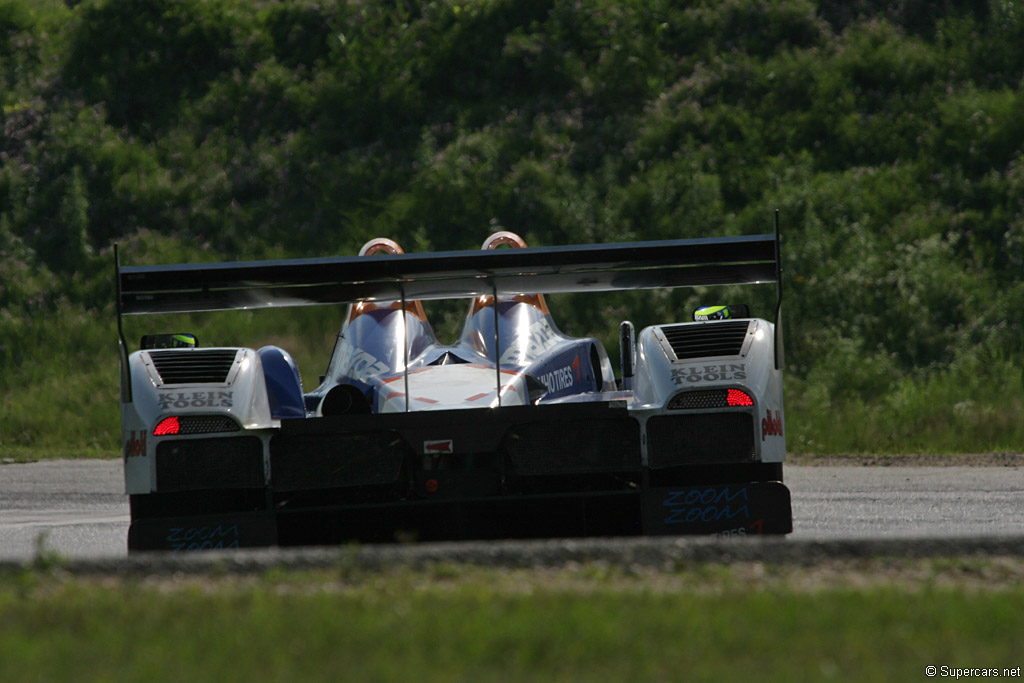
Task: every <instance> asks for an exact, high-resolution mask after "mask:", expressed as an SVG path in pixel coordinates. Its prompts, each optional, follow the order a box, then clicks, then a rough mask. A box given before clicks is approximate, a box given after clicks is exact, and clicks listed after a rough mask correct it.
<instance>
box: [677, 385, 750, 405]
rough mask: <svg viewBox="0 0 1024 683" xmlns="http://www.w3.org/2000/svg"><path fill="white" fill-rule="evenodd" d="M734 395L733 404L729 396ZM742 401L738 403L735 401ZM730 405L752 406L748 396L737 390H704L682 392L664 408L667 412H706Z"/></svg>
mask: <svg viewBox="0 0 1024 683" xmlns="http://www.w3.org/2000/svg"><path fill="white" fill-rule="evenodd" d="M731 394H732V395H735V398H733V401H734V402H733V403H730V402H729V397H730V395H731ZM740 400H742V401H744V402H743V403H738V402H737V401H740ZM730 405H733V406H737V405H753V400H752V399H751V398H750V396H749V394H747V393H745V392H742V391H739V390H737V389H705V390H703V391H682V392H680V393H678V394H676V395H675V396H673V397H672V399H671V400H670V401H669V402H668V405H667V406H665V407H666V408H668V409H669V410H707V409H708V408H727V407H729V406H730Z"/></svg>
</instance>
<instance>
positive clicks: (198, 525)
mask: <svg viewBox="0 0 1024 683" xmlns="http://www.w3.org/2000/svg"><path fill="white" fill-rule="evenodd" d="M276 543H277V525H276V524H275V522H274V518H273V516H272V515H268V514H267V513H265V512H241V513H234V514H230V513H229V514H216V515H201V516H196V517H152V518H143V519H136V520H134V521H133V522H132V524H131V526H130V527H129V528H128V550H129V551H140V550H227V549H232V548H261V547H263V548H265V547H267V546H270V545H276Z"/></svg>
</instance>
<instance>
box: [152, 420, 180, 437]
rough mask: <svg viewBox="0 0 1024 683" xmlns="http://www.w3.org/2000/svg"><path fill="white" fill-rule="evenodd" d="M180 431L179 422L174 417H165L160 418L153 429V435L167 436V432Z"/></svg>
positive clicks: (175, 432) (174, 432)
mask: <svg viewBox="0 0 1024 683" xmlns="http://www.w3.org/2000/svg"><path fill="white" fill-rule="evenodd" d="M180 431H181V424H180V423H179V422H178V418H176V417H166V418H164V419H163V420H160V424H158V425H157V426H156V429H154V430H153V436H167V435H168V434H177V433H178V432H180Z"/></svg>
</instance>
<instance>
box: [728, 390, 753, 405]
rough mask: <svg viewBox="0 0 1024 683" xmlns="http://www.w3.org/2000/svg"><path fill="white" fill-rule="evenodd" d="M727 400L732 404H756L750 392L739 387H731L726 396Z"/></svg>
mask: <svg viewBox="0 0 1024 683" xmlns="http://www.w3.org/2000/svg"><path fill="white" fill-rule="evenodd" d="M725 402H726V403H728V404H729V405H731V406H752V405H754V399H752V398H750V394H748V393H747V392H745V391H740V390H739V389H730V390H729V393H728V395H727V396H726V397H725Z"/></svg>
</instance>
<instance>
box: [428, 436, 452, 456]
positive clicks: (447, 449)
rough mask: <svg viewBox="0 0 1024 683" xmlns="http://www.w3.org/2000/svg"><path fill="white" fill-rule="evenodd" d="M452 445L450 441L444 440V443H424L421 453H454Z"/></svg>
mask: <svg viewBox="0 0 1024 683" xmlns="http://www.w3.org/2000/svg"><path fill="white" fill-rule="evenodd" d="M454 448H455V447H454V445H453V444H452V440H451V439H445V440H444V441H424V442H423V452H424V453H454V452H455V451H454Z"/></svg>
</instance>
